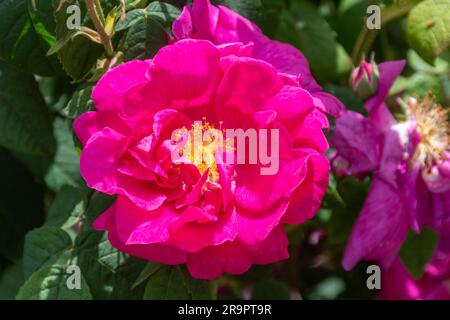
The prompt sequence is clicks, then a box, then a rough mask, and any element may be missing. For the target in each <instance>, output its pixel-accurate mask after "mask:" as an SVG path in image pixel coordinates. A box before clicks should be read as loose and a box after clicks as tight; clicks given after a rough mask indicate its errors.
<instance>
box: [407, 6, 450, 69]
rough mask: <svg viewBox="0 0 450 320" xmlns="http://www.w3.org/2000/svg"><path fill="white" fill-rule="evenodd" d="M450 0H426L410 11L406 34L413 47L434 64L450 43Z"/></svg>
mask: <svg viewBox="0 0 450 320" xmlns="http://www.w3.org/2000/svg"><path fill="white" fill-rule="evenodd" d="M449 12H450V0H425V1H423V2H421V3H419V4H418V5H416V6H415V7H414V8H413V9H412V10H411V12H410V14H409V17H408V24H407V29H406V35H407V38H408V41H409V43H410V45H411V47H412V48H413V49H414V50H415V51H416V52H417V53H418V54H419V55H420V56H421V57H422V58H423V59H424V60H425V61H426V62H428V63H429V64H433V63H434V60H435V59H436V57H438V56H439V55H440V54H441V53H442V52H443V51H444V50H445V49H446V48H448V46H449V45H450V15H449Z"/></svg>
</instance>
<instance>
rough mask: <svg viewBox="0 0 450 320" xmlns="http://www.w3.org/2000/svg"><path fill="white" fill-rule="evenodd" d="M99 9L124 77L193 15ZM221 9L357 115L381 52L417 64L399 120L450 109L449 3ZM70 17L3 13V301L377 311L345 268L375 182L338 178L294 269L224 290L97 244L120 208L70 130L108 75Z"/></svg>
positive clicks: (299, 246)
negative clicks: (96, 227)
mask: <svg viewBox="0 0 450 320" xmlns="http://www.w3.org/2000/svg"><path fill="white" fill-rule="evenodd" d="M100 2H101V5H102V6H103V10H104V12H105V13H107V14H108V17H110V18H111V19H112V21H113V22H114V23H115V26H114V25H113V29H115V36H114V39H113V42H114V46H115V47H119V48H121V54H119V55H117V56H116V57H114V58H115V62H116V63H119V62H121V61H123V60H131V59H143V58H148V57H151V56H152V55H153V54H154V53H155V52H156V51H157V50H158V49H159V48H160V47H161V46H163V45H165V44H167V37H166V36H165V32H167V31H170V25H171V23H172V22H173V20H174V19H176V17H177V16H178V15H179V13H180V10H181V8H182V6H183V5H185V4H186V2H187V1H183V0H167V1H165V3H159V2H153V3H150V2H151V1H148V0H127V1H126V9H127V12H128V14H127V19H126V21H125V22H118V15H119V14H120V10H121V5H120V1H116V0H102V1H100ZM213 2H214V3H215V4H222V5H225V6H228V7H230V8H231V9H233V10H235V11H237V12H238V13H240V14H241V15H243V16H245V17H247V18H249V19H250V20H252V21H253V22H255V23H256V24H257V25H258V26H259V27H260V28H261V29H262V30H263V31H264V32H265V34H267V35H268V36H269V37H271V38H273V39H276V40H279V41H283V42H288V43H291V44H292V45H294V46H296V47H297V48H299V49H300V50H301V51H302V52H303V53H304V54H305V55H306V57H307V58H308V60H309V62H310V65H311V69H312V71H313V73H314V76H315V77H316V79H317V80H318V81H319V83H320V84H321V85H322V86H323V87H324V90H326V91H329V92H331V93H333V94H334V95H335V96H337V97H338V98H339V99H341V100H342V102H343V103H344V104H345V105H346V106H347V108H349V109H352V110H357V111H359V112H364V110H363V104H362V102H361V101H360V100H359V99H358V98H357V97H356V96H355V95H354V94H353V93H352V91H351V89H350V88H349V86H348V79H349V74H350V72H351V70H352V68H353V66H354V65H355V64H358V62H359V60H360V59H361V58H362V57H364V56H366V57H369V56H370V54H371V53H372V52H373V53H374V55H375V60H376V61H377V62H381V61H386V60H395V59H406V60H407V67H406V69H405V71H404V72H403V75H402V76H401V77H400V79H399V80H398V81H397V83H396V84H395V86H394V88H393V89H392V92H391V99H389V101H388V104H389V106H391V107H393V108H395V107H396V105H395V97H398V96H403V95H411V94H419V95H421V94H423V93H424V92H426V91H432V92H433V94H434V95H435V96H436V98H437V101H438V102H439V103H441V104H443V105H445V106H448V105H449V104H450V53H449V50H448V45H449V44H450V20H449V19H450V15H449V13H450V0H425V1H420V0H398V1H395V2H394V1H389V0H383V1H369V0H342V1H339V0H320V1H319V0H317V1H313V0H285V1H281V0H220V1H213ZM75 3H76V4H79V5H80V6H81V10H82V24H83V26H85V27H92V22H91V21H90V20H89V17H88V15H87V14H86V9H85V7H84V2H83V1H75ZM58 4H59V1H57V0H54V1H47V0H46V1H39V0H38V1H37V7H38V10H36V11H35V10H33V8H32V0H0V43H1V46H0V171H1V175H0V177H1V179H0V299H14V298H15V297H17V298H20V299H30V298H31V299H36V298H38V299H71V298H81V299H91V298H94V299H141V298H145V299H160V298H185V299H198V298H205V299H206V298H219V299H250V298H255V299H289V298H292V299H362V298H367V299H374V298H376V295H377V292H376V291H369V290H368V289H367V287H366V279H367V274H366V266H367V264H365V263H360V264H358V266H357V267H356V268H355V269H353V270H352V271H351V272H345V271H344V270H343V269H342V267H341V258H342V254H343V249H344V248H345V244H346V240H347V237H348V236H349V233H350V231H351V227H352V225H353V223H354V221H355V219H356V216H357V214H358V212H359V210H360V208H361V206H362V204H363V201H364V198H365V196H366V192H367V188H368V185H369V182H370V177H368V178H366V179H365V180H362V181H358V180H355V179H353V178H350V177H346V178H335V177H333V176H331V177H330V181H331V182H330V187H329V190H328V192H327V195H326V197H325V200H324V202H323V206H322V208H321V210H320V211H319V212H318V214H317V215H316V216H315V218H314V219H312V220H311V221H309V222H307V223H305V224H303V225H301V226H298V227H289V228H288V234H289V239H290V253H291V258H290V259H289V260H287V261H283V262H280V263H277V264H275V265H269V266H254V267H253V268H252V269H251V270H250V271H249V272H248V273H246V274H245V275H242V276H224V277H223V278H221V279H219V280H218V281H215V282H203V281H197V280H193V279H191V278H190V277H189V276H188V273H187V272H186V270H185V269H184V268H183V267H168V266H160V265H156V264H152V263H148V262H144V261H141V260H139V259H136V258H132V257H129V256H127V255H125V254H123V253H121V252H119V251H117V250H115V249H114V248H112V247H111V246H110V245H109V243H108V241H107V239H106V235H105V234H103V233H100V232H95V231H93V230H92V229H91V227H90V225H91V223H92V221H93V219H94V218H95V217H96V216H98V215H99V214H100V213H101V212H103V211H104V210H105V209H106V208H108V206H109V205H111V203H112V201H113V200H114V199H113V198H112V197H109V196H105V195H102V194H99V193H97V192H93V191H92V190H89V189H88V188H87V186H86V185H85V183H84V181H83V179H82V178H81V176H80V172H79V151H80V144H79V142H78V141H77V140H76V138H74V136H73V134H72V131H71V124H72V121H73V119H74V118H76V117H77V116H78V115H79V114H81V113H83V112H85V111H87V110H90V109H92V108H93V106H92V101H90V93H91V90H92V86H93V84H94V83H95V81H96V80H97V79H98V78H99V77H100V76H101V75H102V74H103V73H104V72H105V71H106V70H107V68H108V67H109V66H108V65H107V63H108V61H107V60H106V59H105V55H104V52H103V48H102V47H101V46H100V45H99V44H97V43H94V42H92V41H90V40H89V39H88V38H87V37H84V36H80V35H77V34H73V33H70V32H68V30H67V28H65V8H66V7H67V4H64V5H63V8H62V9H61V10H60V11H56V7H57V5H58ZM371 4H377V5H379V6H380V8H381V12H382V27H381V29H380V30H368V29H367V28H366V27H365V19H366V17H367V16H368V14H367V12H366V10H367V7H368V6H369V5H371ZM162 9H164V10H162ZM130 12H133V13H130ZM116 22H117V23H116ZM49 50H50V52H49ZM48 53H49V54H48ZM331 152H332V150H331ZM432 238H433V237H432V235H420V236H413V235H411V237H408V240H407V241H406V242H405V245H404V247H403V248H402V258H403V259H404V261H405V263H406V265H407V266H408V267H409V268H410V270H411V271H412V272H413V274H414V275H418V276H420V274H421V272H423V265H424V263H426V257H428V256H429V253H430V251H432V250H433V243H434V242H433V239H432ZM419 249H420V250H419ZM69 263H71V264H77V265H78V266H79V267H80V268H81V270H82V274H83V279H82V281H83V288H84V289H83V290H80V291H77V292H76V293H74V292H71V291H70V290H67V288H66V287H65V281H66V279H67V274H66V273H65V272H64V267H65V266H66V265H67V264H69ZM168 286H170V287H168Z"/></svg>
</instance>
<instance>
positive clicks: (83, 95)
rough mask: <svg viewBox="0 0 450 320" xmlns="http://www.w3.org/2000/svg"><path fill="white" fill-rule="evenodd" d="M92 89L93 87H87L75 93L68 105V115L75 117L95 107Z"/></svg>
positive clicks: (71, 117)
mask: <svg viewBox="0 0 450 320" xmlns="http://www.w3.org/2000/svg"><path fill="white" fill-rule="evenodd" d="M92 89H93V87H87V88H84V89H81V90H78V91H76V92H75V93H74V94H73V96H72V99H70V101H69V103H68V104H67V107H66V115H67V117H69V118H70V119H75V118H77V117H79V116H80V115H82V114H83V113H85V112H87V111H89V110H92V109H93V105H92V99H91V94H92Z"/></svg>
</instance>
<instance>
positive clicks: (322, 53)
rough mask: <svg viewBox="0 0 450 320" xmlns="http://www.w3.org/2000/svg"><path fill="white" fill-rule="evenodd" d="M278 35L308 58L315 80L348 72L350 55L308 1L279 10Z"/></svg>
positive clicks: (328, 78) (334, 78) (335, 76)
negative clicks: (280, 15) (280, 13)
mask: <svg viewBox="0 0 450 320" xmlns="http://www.w3.org/2000/svg"><path fill="white" fill-rule="evenodd" d="M277 36H278V39H279V40H281V41H284V42H290V43H292V44H293V45H295V46H297V47H298V48H299V49H300V50H301V51H302V52H303V53H304V54H305V56H306V57H307V58H308V61H309V63H310V65H311V69H312V72H313V73H314V75H315V76H316V77H317V79H318V80H319V82H325V81H332V80H336V79H338V78H339V77H341V76H343V75H345V74H347V73H349V72H350V70H351V68H352V64H351V59H350V57H349V56H348V54H347V53H346V51H345V49H344V48H343V47H342V46H341V45H340V44H339V43H338V42H337V41H336V33H335V31H334V30H333V29H332V28H331V27H330V25H329V24H328V22H327V21H326V20H325V19H324V18H323V17H322V16H320V15H319V14H318V13H317V10H316V9H315V8H314V7H313V6H312V5H310V4H309V3H306V2H303V1H298V2H293V3H291V8H290V10H289V11H288V10H285V11H284V12H283V14H282V19H281V25H280V30H279V32H278V33H277Z"/></svg>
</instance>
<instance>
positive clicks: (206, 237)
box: [74, 39, 329, 279]
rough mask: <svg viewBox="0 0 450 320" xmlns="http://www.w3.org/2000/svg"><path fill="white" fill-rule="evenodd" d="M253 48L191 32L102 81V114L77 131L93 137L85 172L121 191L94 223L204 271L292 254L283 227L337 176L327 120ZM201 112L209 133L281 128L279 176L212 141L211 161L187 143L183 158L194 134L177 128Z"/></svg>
mask: <svg viewBox="0 0 450 320" xmlns="http://www.w3.org/2000/svg"><path fill="white" fill-rule="evenodd" d="M252 50H253V46H252V45H251V44H250V45H242V44H240V43H228V44H224V45H217V46H215V45H213V44H212V43H211V42H209V41H205V40H192V39H188V40H182V41H178V42H176V43H175V44H173V45H169V46H166V47H164V48H162V49H161V50H160V51H159V52H158V53H157V55H156V56H155V57H154V59H152V60H147V61H131V62H128V63H125V64H122V65H120V66H118V67H116V68H114V69H112V70H110V71H109V72H108V73H106V74H105V75H104V76H103V78H102V79H101V80H100V81H99V82H98V84H97V86H96V87H95V88H94V91H93V102H94V105H95V107H96V109H97V111H93V112H87V113H85V114H83V115H82V116H80V117H79V118H78V119H77V120H76V121H75V123H74V129H75V132H76V134H77V136H78V137H79V139H80V141H81V142H82V143H83V145H84V149H83V151H82V154H81V172H82V175H83V177H84V179H85V180H86V182H87V183H88V185H89V186H90V187H91V188H93V189H96V190H98V191H101V192H103V193H107V194H111V195H118V197H117V200H116V202H115V203H114V205H113V206H112V207H111V208H110V209H108V210H107V211H106V212H105V213H104V214H102V215H101V216H100V217H99V218H98V219H97V220H96V221H95V224H94V227H95V228H96V229H99V230H106V231H108V236H109V240H110V242H111V244H112V245H113V246H115V247H116V248H118V249H119V250H122V251H124V252H126V253H129V254H131V255H134V256H137V257H140V258H143V259H148V260H150V261H154V262H159V263H165V264H184V263H186V264H187V266H188V269H189V271H190V273H191V274H192V276H194V277H196V278H202V279H213V278H217V277H219V276H220V275H221V274H223V273H224V272H226V273H230V274H240V273H243V272H245V271H247V270H248V269H249V268H250V266H251V265H252V264H267V263H273V262H276V261H279V260H281V259H286V258H288V250H287V247H288V241H287V237H286V233H285V231H284V228H283V225H284V224H299V223H302V222H304V221H306V220H308V219H310V218H311V217H312V216H313V215H314V214H315V212H316V211H317V210H318V208H319V206H320V203H321V200H322V198H323V196H324V194H325V191H326V188H327V185H328V173H329V164H328V161H327V159H326V158H325V157H324V155H323V153H324V152H325V151H326V150H327V148H328V144H327V141H326V139H325V136H324V134H323V132H322V129H323V128H325V127H327V125H328V122H327V119H326V116H325V115H324V114H323V113H322V112H321V111H320V110H319V109H318V108H317V107H316V106H315V105H314V101H313V97H312V96H311V94H310V93H309V92H308V91H307V90H305V89H303V88H302V87H301V86H299V84H298V82H296V81H295V80H294V79H293V78H292V77H290V76H287V75H286V74H282V73H279V71H278V70H277V69H276V68H275V67H274V66H272V65H271V64H269V63H268V62H266V61H262V60H258V59H255V58H254V57H253V53H252ZM198 120H201V121H202V122H201V123H202V125H200V129H201V130H204V129H212V130H215V132H217V133H219V134H221V132H223V130H225V129H229V128H231V129H238V128H241V129H243V130H246V129H249V128H254V129H277V130H278V132H279V144H278V147H279V154H277V155H276V156H277V161H278V162H279V168H278V171H277V173H276V174H273V175H261V171H260V169H261V168H262V167H265V166H264V165H262V164H260V163H258V164H227V163H223V162H222V161H221V159H223V157H224V156H225V154H227V153H230V152H231V153H233V151H232V150H224V149H220V148H211V146H210V145H205V146H203V147H202V149H201V150H202V153H205V152H206V153H207V156H209V157H208V158H207V160H204V161H200V162H198V161H197V160H195V157H193V156H192V154H191V153H190V151H187V150H186V149H182V150H184V156H183V159H184V160H183V161H181V162H174V161H173V159H172V157H171V155H172V152H173V150H174V149H175V148H179V147H180V144H181V141H183V139H180V140H178V139H174V138H173V132H174V130H176V129H179V128H187V130H189V129H190V128H192V126H193V123H194V121H198ZM191 130H192V129H191ZM189 134H191V131H188V135H189ZM178 150H181V149H178Z"/></svg>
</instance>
